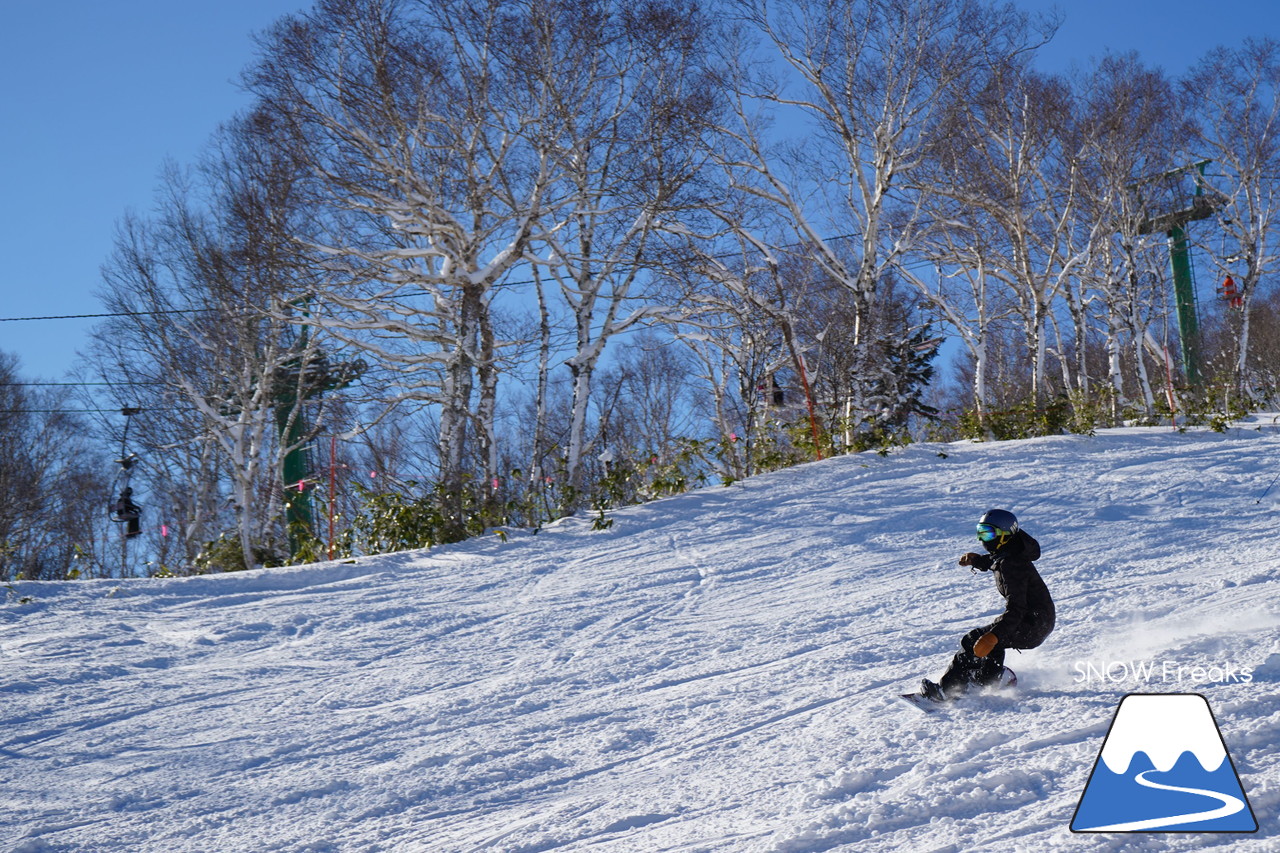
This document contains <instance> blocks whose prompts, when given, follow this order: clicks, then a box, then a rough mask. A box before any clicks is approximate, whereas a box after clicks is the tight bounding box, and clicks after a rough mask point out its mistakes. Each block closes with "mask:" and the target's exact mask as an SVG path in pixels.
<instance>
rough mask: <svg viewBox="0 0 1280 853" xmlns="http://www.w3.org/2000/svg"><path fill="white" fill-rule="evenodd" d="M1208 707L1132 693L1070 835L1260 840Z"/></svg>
mask: <svg viewBox="0 0 1280 853" xmlns="http://www.w3.org/2000/svg"><path fill="white" fill-rule="evenodd" d="M1257 829H1258V822H1257V820H1255V819H1254V816H1253V809H1252V808H1251V807H1250V805H1249V800H1248V798H1247V797H1246V796H1245V793H1244V788H1243V787H1241V785H1240V776H1239V774H1237V773H1236V768H1235V765H1234V764H1233V763H1232V762H1231V756H1230V755H1228V754H1227V745H1226V742H1225V741H1224V740H1223V739H1222V732H1221V730H1220V729H1219V728H1218V722H1217V720H1215V719H1214V717H1213V711H1212V710H1210V708H1209V702H1208V700H1206V699H1205V698H1204V697H1203V696H1201V695H1200V694H1198V693H1130V694H1129V695H1127V696H1125V697H1124V698H1123V699H1121V700H1120V707H1119V708H1117V709H1116V716H1115V719H1113V720H1112V721H1111V728H1110V729H1109V730H1108V731H1107V737H1106V739H1105V740H1104V741H1103V743H1102V749H1101V750H1100V751H1099V753H1098V758H1097V760H1096V761H1095V762H1094V764H1093V772H1092V773H1091V774H1090V775H1089V781H1088V783H1087V784H1086V785H1085V788H1084V793H1082V794H1081V795H1080V803H1079V805H1077V806H1076V813H1075V817H1073V818H1072V819H1071V831H1072V832H1256V831H1257Z"/></svg>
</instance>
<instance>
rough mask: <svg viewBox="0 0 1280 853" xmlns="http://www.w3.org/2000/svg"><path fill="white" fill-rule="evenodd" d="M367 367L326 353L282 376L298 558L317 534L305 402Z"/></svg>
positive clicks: (288, 487)
mask: <svg viewBox="0 0 1280 853" xmlns="http://www.w3.org/2000/svg"><path fill="white" fill-rule="evenodd" d="M306 343H307V327H306V326H303V327H302V333H301V335H300V339H299V347H298V349H299V351H303V352H305V351H306ZM366 369H367V365H366V364H365V363H364V361H362V360H360V359H356V360H354V361H342V362H336V363H333V362H330V361H329V359H328V356H326V355H325V354H324V352H320V353H318V354H317V355H315V356H313V357H311V358H309V359H307V360H306V362H305V363H304V362H303V361H302V359H301V358H299V357H295V358H293V359H291V360H290V361H289V362H288V363H286V364H284V365H282V366H281V367H280V368H279V369H277V370H276V375H275V383H274V384H275V388H274V394H273V397H274V398H275V410H276V426H277V428H278V429H279V430H280V446H281V447H290V448H292V449H291V450H289V451H288V452H287V453H286V454H285V457H284V460H283V463H282V464H281V472H280V479H281V481H282V482H283V484H284V511H285V526H286V532H287V534H288V537H289V553H290V555H291V556H292V555H295V554H297V553H298V549H299V547H300V546H301V544H302V543H301V540H300V538H299V534H300V533H302V532H303V531H306V532H309V533H314V531H315V515H314V514H313V513H312V511H311V490H310V489H309V488H308V484H310V483H312V482H314V479H315V478H314V475H313V469H312V465H311V454H310V453H309V450H310V447H309V446H306V445H304V443H303V442H304V441H305V440H306V436H307V435H308V433H310V431H311V423H310V419H309V418H308V417H307V414H306V411H305V409H304V408H303V407H302V406H300V405H298V404H299V403H300V402H304V401H306V400H310V399H312V398H313V397H319V396H320V395H321V394H324V393H325V392H327V391H338V390H341V389H342V388H346V387H347V386H348V385H350V384H352V383H353V382H355V381H356V380H357V379H359V378H360V375H361V374H363V373H364V372H365V370H366Z"/></svg>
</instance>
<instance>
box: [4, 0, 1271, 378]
mask: <svg viewBox="0 0 1280 853" xmlns="http://www.w3.org/2000/svg"><path fill="white" fill-rule="evenodd" d="M308 5H309V3H308V2H307V0H218V2H214V3H208V2H192V1H191V0H109V2H104V0H60V2H43V1H42V0H0V80H3V84H2V85H0V115H2V116H3V117H4V120H3V124H2V125H0V176H2V178H0V259H2V262H0V296H2V297H3V299H2V301H0V317H28V316H47V315H61V314H88V313H93V312H96V311H101V310H102V308H101V306H100V305H99V304H98V302H97V300H96V299H95V298H94V296H93V293H94V291H95V290H96V289H97V287H98V283H99V268H100V266H101V265H102V263H103V262H104V261H105V260H106V258H107V256H108V254H109V253H110V250H111V242H112V236H113V233H114V228H115V223H116V221H117V219H118V218H119V217H120V216H121V214H123V213H124V212H125V211H126V210H130V209H132V210H137V211H141V212H145V211H146V210H148V208H149V207H150V205H151V200H152V194H153V192H154V189H155V186H156V176H157V174H158V171H159V169H160V166H161V164H162V163H163V161H164V160H165V158H173V159H175V160H177V161H179V162H190V161H192V160H193V159H194V158H195V157H196V156H197V154H198V153H199V151H200V149H201V147H202V146H203V145H204V143H205V141H206V140H207V139H208V137H209V135H210V134H211V133H212V132H213V130H214V129H215V128H216V127H217V126H218V124H219V123H220V122H222V121H224V120H225V119H227V118H228V117H230V116H231V115H232V114H233V113H235V112H236V111H237V110H238V109H241V108H243V107H244V106H245V105H246V104H247V98H246V97H245V96H244V94H243V93H241V92H240V91H239V89H238V88H237V85H236V82H235V81H236V79H237V77H238V75H239V72H240V70H241V69H242V68H243V67H244V66H245V65H246V64H247V63H248V62H249V61H250V60H251V59H252V56H253V42H252V38H251V36H252V34H253V33H255V32H257V31H260V30H262V29H263V28H265V27H267V26H268V25H269V24H270V23H271V22H272V21H274V20H275V19H276V18H278V17H279V16H281V15H283V14H287V13H289V12H293V11H297V10H299V9H302V8H306V7H307V6H308ZM1015 5H1018V6H1020V7H1022V8H1024V9H1027V10H1042V9H1049V8H1051V7H1053V6H1054V5H1059V6H1061V7H1062V8H1064V9H1065V11H1066V21H1065V24H1064V26H1063V27H1062V29H1061V30H1060V32H1059V35H1058V37H1057V38H1056V39H1055V41H1054V42H1053V43H1052V44H1050V45H1049V46H1048V47H1046V48H1045V49H1044V51H1043V53H1042V56H1041V59H1040V65H1041V67H1043V68H1044V69H1046V70H1051V71H1059V70H1065V69H1066V68H1068V67H1069V66H1070V64H1071V63H1072V62H1076V61H1078V62H1080V63H1087V62H1088V60H1089V58H1090V57H1093V56H1096V55H1098V54H1100V53H1102V52H1103V51H1104V50H1106V49H1112V50H1117V51H1123V50H1136V51H1138V52H1139V53H1140V54H1141V55H1142V56H1143V57H1144V58H1146V59H1147V61H1149V62H1151V63H1152V64H1156V65H1161V66H1163V67H1164V68H1165V69H1166V70H1167V71H1169V72H1171V73H1175V74H1176V73H1180V72H1182V71H1183V70H1185V69H1186V68H1187V67H1188V66H1189V65H1190V64H1192V63H1193V62H1194V61H1195V60H1196V59H1197V58H1199V57H1200V56H1201V55H1202V54H1203V53H1204V52H1205V51H1206V50H1207V49H1209V48H1210V47H1213V46H1215V45H1218V44H1229V43H1234V42H1236V41H1239V40H1241V39H1244V38H1246V37H1248V36H1257V35H1273V36H1277V37H1280V2H1277V0H1217V2H1213V3H1205V2H1193V0H1067V2H1054V1H1053V0H1015ZM91 325H92V324H91V323H89V322H86V321H77V320H46V321H30V322H0V350H4V351H8V352H16V353H17V354H18V355H19V357H20V358H21V360H22V366H23V372H24V373H25V374H26V376H27V377H28V378H36V377H40V378H45V379H58V378H61V377H62V375H63V374H64V372H65V371H66V370H68V369H69V368H70V367H71V365H72V363H73V361H74V358H75V351H76V350H77V349H78V348H79V347H81V345H82V344H83V342H84V340H85V335H86V333H87V331H88V329H89V328H90V327H91Z"/></svg>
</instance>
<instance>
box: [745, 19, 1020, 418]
mask: <svg viewBox="0 0 1280 853" xmlns="http://www.w3.org/2000/svg"><path fill="white" fill-rule="evenodd" d="M738 5H739V9H740V10H741V13H742V14H743V16H744V17H745V18H746V20H747V21H748V22H749V23H750V24H751V25H753V26H754V28H755V29H756V31H758V32H759V33H760V34H762V35H763V38H764V41H765V43H766V44H767V45H768V46H770V47H771V48H772V50H773V53H774V55H775V56H776V57H778V58H780V59H781V61H782V64H783V68H784V69H785V70H786V71H787V72H789V73H790V74H791V75H793V76H794V83H793V84H792V85H788V84H787V83H785V82H781V81H779V80H777V79H775V78H774V76H773V75H772V73H770V72H769V71H768V70H767V69H768V67H769V66H768V65H767V64H756V65H754V66H753V65H749V64H748V62H747V61H745V60H744V61H742V62H739V63H738V64H737V66H736V74H735V76H734V77H733V78H732V80H731V82H730V85H731V86H732V88H733V90H734V91H735V93H736V95H737V100H736V108H737V109H736V112H737V118H738V122H737V125H736V126H735V127H733V128H725V130H724V132H725V135H726V138H727V139H729V140H731V141H732V145H730V146H728V148H727V150H726V154H725V157H724V158H723V159H724V162H725V163H726V165H727V166H729V167H730V168H732V169H734V170H735V173H736V179H735V182H734V188H735V189H737V190H739V191H741V192H746V193H750V194H753V195H755V196H757V197H759V198H761V199H764V200H766V201H768V202H770V203H772V204H775V205H777V206H778V207H780V208H782V209H783V210H784V211H785V212H786V214H787V216H788V218H789V219H790V221H791V223H792V227H793V228H794V231H795V234H796V238H797V239H798V240H799V241H800V242H802V243H803V244H804V245H805V246H806V247H808V252H809V253H810V254H811V255H812V257H813V258H814V259H815V261H816V262H817V263H818V264H819V265H820V266H821V267H822V269H823V271H824V274H825V275H827V276H829V277H830V278H831V279H832V280H834V281H836V282H838V283H840V284H841V286H843V287H845V288H847V289H848V290H849V291H850V293H851V295H852V298H853V315H852V316H853V324H852V325H853V331H852V337H853V342H852V345H853V349H854V352H855V359H854V364H853V368H852V377H853V378H854V382H855V383H857V384H855V385H854V386H853V387H852V388H851V389H850V394H851V409H852V410H853V411H854V412H855V413H856V412H861V411H863V410H865V409H866V405H865V401H864V400H863V399H862V397H863V395H864V389H862V387H861V383H860V382H859V380H858V377H862V376H866V375H868V374H869V370H868V366H869V365H868V360H869V359H870V358H871V357H872V356H871V348H870V347H869V345H868V344H869V342H868V340H867V339H866V338H867V335H868V332H869V324H870V318H871V316H872V311H873V307H874V303H875V301H876V299H877V295H878V293H879V290H880V287H881V285H882V283H883V282H884V281H886V280H887V277H888V274H889V271H890V270H891V269H893V267H894V266H896V265H898V264H900V263H901V262H902V260H903V259H904V257H905V255H906V253H907V252H908V251H910V249H911V247H912V245H913V243H914V242H915V241H916V239H917V237H918V235H919V232H920V230H921V227H922V225H923V224H924V223H923V222H922V219H921V216H920V202H921V194H920V192H919V191H918V187H919V185H920V182H919V181H915V180H913V175H914V173H916V172H917V171H918V170H921V169H922V168H923V167H925V166H926V165H927V164H928V163H929V161H930V158H931V157H933V156H934V151H935V149H936V148H937V146H938V144H939V143H940V142H942V141H944V140H945V136H946V133H947V132H948V130H949V128H948V123H947V122H946V121H945V119H946V117H947V116H948V115H949V113H950V111H951V110H952V109H953V107H954V104H955V103H956V102H957V101H958V100H959V95H958V93H959V92H960V91H964V90H968V89H970V88H971V87H972V86H973V84H974V80H975V79H981V78H983V77H985V75H986V74H987V72H988V70H989V69H990V68H992V67H993V66H996V65H999V64H1001V63H1004V62H1005V61H1007V59H1008V57H1009V56H1010V55H1011V54H1013V53H1016V52H1017V51H1019V50H1022V49H1024V48H1025V47H1026V44H1027V40H1026V32H1027V31H1026V28H1025V25H1024V19H1023V18H1022V17H1021V16H1019V15H1018V14H1017V13H1016V12H1014V10H1013V9H1012V8H1011V7H1009V6H990V5H985V4H981V3H977V2H971V0H943V2H936V3H920V2H914V0H857V2H845V0H841V2H835V0H830V2H818V3H812V2H776V3H775V2H769V0H756V1H755V2H751V1H750V0H744V2H742V3H740V4H738ZM762 68H763V69H765V70H761V69H762ZM761 106H764V107H768V108H771V109H772V110H773V117H774V118H775V119H776V120H777V121H779V122H781V121H786V122H788V123H789V126H791V127H797V126H798V128H799V129H800V130H801V133H802V134H803V135H802V136H801V137H800V138H798V139H794V140H793V141H792V143H791V144H790V145H789V146H780V145H778V144H777V143H774V144H772V145H771V144H769V143H767V142H766V140H767V139H769V138H770V136H768V135H767V134H766V133H765V131H764V130H763V129H762V126H761V122H760V117H759V116H758V115H757V112H758V109H759V108H760V107H761ZM771 149H772V150H771ZM913 184H914V185H915V186H916V187H917V189H915V190H913V188H912V185H913ZM836 235H839V236H840V237H842V239H841V240H839V241H837V240H833V239H832V238H833V237H834V236H836ZM855 416H856V415H855Z"/></svg>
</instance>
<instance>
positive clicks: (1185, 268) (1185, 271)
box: [1135, 160, 1218, 385]
mask: <svg viewBox="0 0 1280 853" xmlns="http://www.w3.org/2000/svg"><path fill="white" fill-rule="evenodd" d="M1210 162H1211V161H1209V160H1201V161H1200V162H1198V163H1193V164H1191V165H1189V166H1182V167H1179V168H1177V169H1171V170H1169V171H1168V172H1165V173H1163V174H1160V175H1156V176H1155V177H1153V178H1149V179H1147V180H1145V181H1142V182H1141V183H1140V184H1138V185H1137V186H1136V187H1135V191H1136V193H1137V194H1138V200H1139V203H1140V204H1141V205H1142V209H1144V210H1149V211H1151V215H1150V216H1148V217H1147V218H1146V219H1144V220H1143V221H1142V222H1141V224H1139V226H1138V233H1139V234H1155V233H1158V232H1161V231H1163V232H1164V234H1165V236H1166V237H1167V238H1168V240H1169V262H1170V266H1171V267H1172V269H1173V293H1174V307H1175V310H1176V311H1177V314H1178V337H1179V339H1180V340H1181V343H1182V371H1183V373H1184V374H1185V375H1186V377H1187V382H1188V384H1190V385H1199V384H1200V378H1201V377H1200V320H1199V312H1198V310H1197V306H1196V286H1195V276H1194V275H1193V272H1192V267H1191V241H1190V239H1189V237H1188V235H1187V224H1188V223H1190V222H1196V221H1198V220H1201V219H1208V218H1209V217H1211V216H1213V214H1214V211H1215V210H1216V209H1217V207H1218V205H1217V203H1216V202H1215V200H1214V199H1213V198H1212V197H1210V196H1207V195H1205V193H1204V186H1205V182H1204V170H1205V167H1206V166H1207V165H1209V163H1210ZM1188 179H1190V180H1191V181H1192V183H1193V184H1194V186H1195V189H1194V191H1192V192H1188V191H1187V190H1188V188H1187V181H1188Z"/></svg>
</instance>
